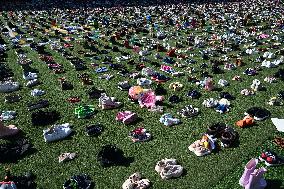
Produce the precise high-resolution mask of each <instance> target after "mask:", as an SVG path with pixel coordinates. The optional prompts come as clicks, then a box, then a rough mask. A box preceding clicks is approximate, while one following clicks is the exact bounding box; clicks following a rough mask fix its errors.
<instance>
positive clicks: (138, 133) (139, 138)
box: [129, 127, 151, 142]
mask: <svg viewBox="0 0 284 189" xmlns="http://www.w3.org/2000/svg"><path fill="white" fill-rule="evenodd" d="M129 137H130V138H131V139H132V141H133V142H145V141H148V140H150V139H151V134H150V133H149V132H148V131H147V130H146V129H144V128H142V127H139V128H136V129H134V130H133V131H131V132H130V133H129Z"/></svg>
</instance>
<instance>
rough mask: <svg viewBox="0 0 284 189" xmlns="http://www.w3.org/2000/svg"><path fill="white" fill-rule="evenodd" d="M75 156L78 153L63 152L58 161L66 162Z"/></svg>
mask: <svg viewBox="0 0 284 189" xmlns="http://www.w3.org/2000/svg"><path fill="white" fill-rule="evenodd" d="M75 156H76V153H62V154H60V156H59V157H58V161H59V163H62V162H66V161H69V160H72V159H74V158H75Z"/></svg>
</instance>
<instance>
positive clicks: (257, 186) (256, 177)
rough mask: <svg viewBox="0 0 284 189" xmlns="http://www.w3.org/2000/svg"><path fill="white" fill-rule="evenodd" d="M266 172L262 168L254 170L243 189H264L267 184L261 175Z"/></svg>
mask: <svg viewBox="0 0 284 189" xmlns="http://www.w3.org/2000/svg"><path fill="white" fill-rule="evenodd" d="M266 171H267V169H265V168H264V167H262V168H260V169H256V170H255V171H254V172H253V173H251V174H250V177H249V181H248V184H247V185H246V186H245V189H264V188H265V187H266V185H267V183H266V181H265V180H264V178H263V174H264V173H265V172H266Z"/></svg>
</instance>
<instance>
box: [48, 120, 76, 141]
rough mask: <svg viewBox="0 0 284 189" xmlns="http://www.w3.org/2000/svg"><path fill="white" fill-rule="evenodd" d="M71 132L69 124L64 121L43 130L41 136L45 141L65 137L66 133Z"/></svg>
mask: <svg viewBox="0 0 284 189" xmlns="http://www.w3.org/2000/svg"><path fill="white" fill-rule="evenodd" d="M71 132H72V129H71V128H70V124H69V123H64V124H61V125H55V126H53V127H51V128H49V129H45V130H43V137H44V140H45V142H52V141H56V140H61V139H64V138H66V137H67V136H68V135H70V134H71Z"/></svg>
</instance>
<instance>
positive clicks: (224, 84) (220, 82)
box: [218, 79, 229, 87]
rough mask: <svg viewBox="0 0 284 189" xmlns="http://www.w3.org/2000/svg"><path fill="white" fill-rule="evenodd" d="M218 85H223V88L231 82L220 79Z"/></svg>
mask: <svg viewBox="0 0 284 189" xmlns="http://www.w3.org/2000/svg"><path fill="white" fill-rule="evenodd" d="M218 84H219V85H221V86H222V87H225V86H227V85H228V84H229V82H228V81H226V80H224V79H220V80H219V81H218Z"/></svg>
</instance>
